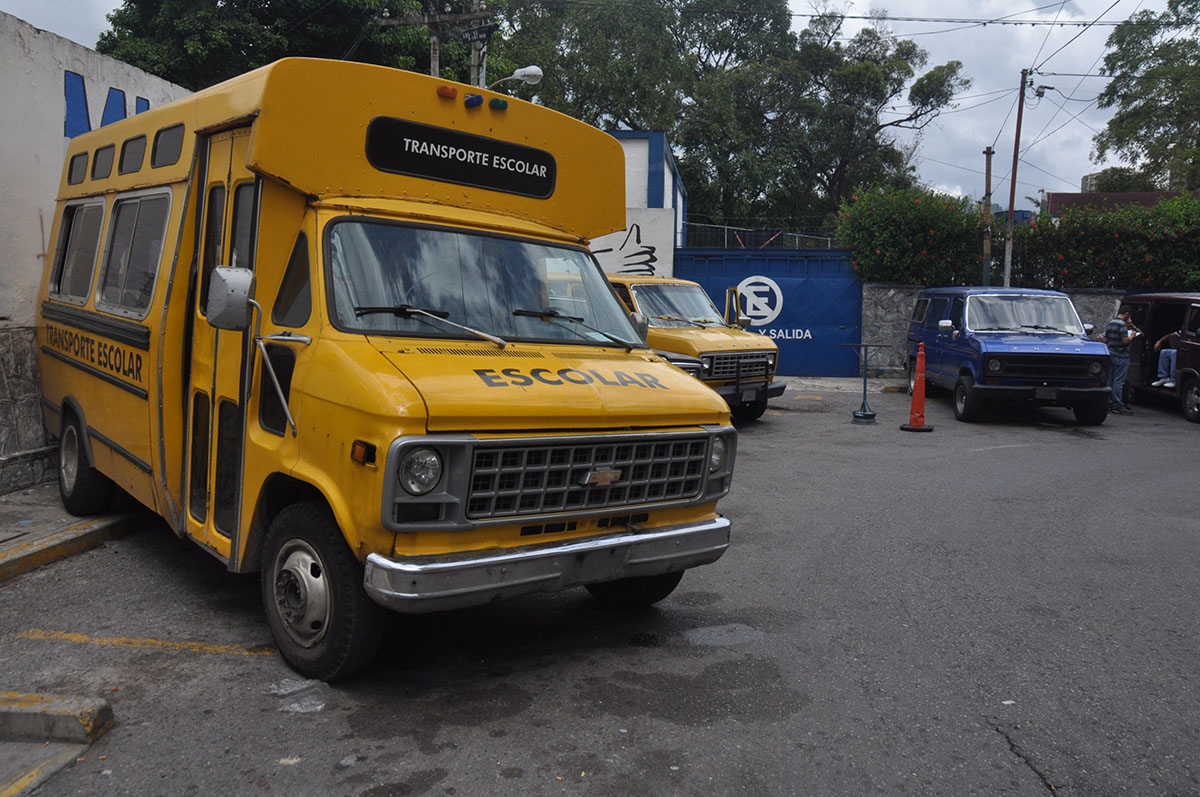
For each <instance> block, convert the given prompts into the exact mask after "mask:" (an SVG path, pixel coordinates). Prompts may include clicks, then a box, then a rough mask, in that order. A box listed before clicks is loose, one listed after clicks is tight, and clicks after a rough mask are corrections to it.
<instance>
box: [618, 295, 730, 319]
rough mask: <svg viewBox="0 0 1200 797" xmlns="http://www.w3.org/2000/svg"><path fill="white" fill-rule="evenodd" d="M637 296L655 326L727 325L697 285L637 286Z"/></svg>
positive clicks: (642, 309)
mask: <svg viewBox="0 0 1200 797" xmlns="http://www.w3.org/2000/svg"><path fill="white" fill-rule="evenodd" d="M633 295H634V296H636V297H637V304H638V308H639V309H640V310H641V311H642V314H643V315H645V316H646V317H647V319H648V320H649V322H650V326H652V327H695V326H709V325H711V324H720V325H724V324H725V319H723V318H721V314H720V313H719V312H717V308H716V307H713V303H712V300H711V299H709V298H708V294H707V293H705V292H704V289H703V288H701V287H699V286H697V285H634V286H633Z"/></svg>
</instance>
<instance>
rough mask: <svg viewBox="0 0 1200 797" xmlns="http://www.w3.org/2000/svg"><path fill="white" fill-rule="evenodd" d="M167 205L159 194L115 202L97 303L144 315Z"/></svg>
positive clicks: (158, 252) (150, 292)
mask: <svg viewBox="0 0 1200 797" xmlns="http://www.w3.org/2000/svg"><path fill="white" fill-rule="evenodd" d="M169 204H170V203H169V201H168V199H167V197H166V195H163V194H158V195H154V196H142V197H136V198H133V199H124V200H121V201H119V202H117V205H116V208H115V209H114V210H113V219H114V221H113V233H112V241H111V243H110V244H109V250H108V258H107V260H106V262H105V264H104V272H103V275H102V276H101V278H100V300H101V302H103V303H105V304H109V305H113V306H115V307H116V308H117V309H120V310H125V311H129V312H131V313H136V314H140V315H145V311H146V309H147V308H148V307H149V306H150V297H151V295H152V294H153V293H154V280H155V278H156V277H157V276H158V264H159V261H160V260H161V259H162V245H163V236H164V234H165V231H166V224H167V209H168V205H169Z"/></svg>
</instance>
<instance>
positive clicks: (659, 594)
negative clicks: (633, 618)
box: [587, 570, 683, 609]
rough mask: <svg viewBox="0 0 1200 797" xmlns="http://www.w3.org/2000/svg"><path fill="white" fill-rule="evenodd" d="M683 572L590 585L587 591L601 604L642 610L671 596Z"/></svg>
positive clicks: (677, 571)
mask: <svg viewBox="0 0 1200 797" xmlns="http://www.w3.org/2000/svg"><path fill="white" fill-rule="evenodd" d="M682 578H683V571H682V570H676V571H675V572H674V573H663V574H662V575H657V576H634V577H632V578H622V579H618V580H616V581H604V582H601V583H599V584H588V585H587V590H588V592H590V593H592V597H594V598H595V599H596V600H598V601H600V602H601V603H604V604H607V605H609V606H615V607H617V608H620V609H642V608H645V607H647V606H652V605H654V604H656V603H658V602H659V601H660V600H662V599H663V598H665V597H667V596H668V595H670V594H671V593H672V592H673V591H674V590H675V587H677V586H679V580H680V579H682Z"/></svg>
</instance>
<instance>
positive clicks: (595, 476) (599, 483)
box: [579, 468, 621, 487]
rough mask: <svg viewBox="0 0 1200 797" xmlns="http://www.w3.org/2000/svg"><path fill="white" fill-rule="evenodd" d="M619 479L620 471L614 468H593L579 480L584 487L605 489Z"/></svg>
mask: <svg viewBox="0 0 1200 797" xmlns="http://www.w3.org/2000/svg"><path fill="white" fill-rule="evenodd" d="M620 478H621V471H619V470H616V469H614V468H595V469H594V470H589V471H588V472H587V473H585V474H583V476H582V477H581V478H580V479H579V483H580V484H582V485H583V486H584V487H607V486H608V485H610V484H612V483H614V482H616V481H617V480H618V479H620Z"/></svg>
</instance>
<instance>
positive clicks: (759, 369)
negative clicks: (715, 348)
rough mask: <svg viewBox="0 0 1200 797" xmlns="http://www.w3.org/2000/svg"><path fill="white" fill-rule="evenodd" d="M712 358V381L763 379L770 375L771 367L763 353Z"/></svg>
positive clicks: (719, 355) (753, 352)
mask: <svg viewBox="0 0 1200 797" xmlns="http://www.w3.org/2000/svg"><path fill="white" fill-rule="evenodd" d="M712 358H713V367H712V377H711V378H712V379H761V378H762V377H765V376H767V375H768V373H769V371H768V369H769V368H770V365H769V363H768V362H767V357H766V355H764V354H763V353H762V352H757V351H750V352H743V353H738V354H714V355H712Z"/></svg>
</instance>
